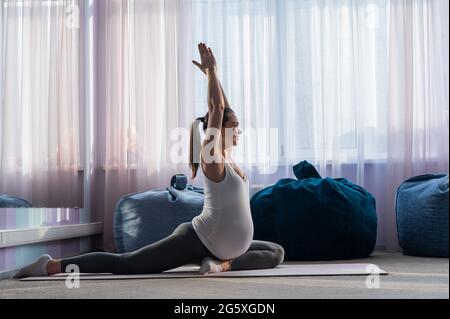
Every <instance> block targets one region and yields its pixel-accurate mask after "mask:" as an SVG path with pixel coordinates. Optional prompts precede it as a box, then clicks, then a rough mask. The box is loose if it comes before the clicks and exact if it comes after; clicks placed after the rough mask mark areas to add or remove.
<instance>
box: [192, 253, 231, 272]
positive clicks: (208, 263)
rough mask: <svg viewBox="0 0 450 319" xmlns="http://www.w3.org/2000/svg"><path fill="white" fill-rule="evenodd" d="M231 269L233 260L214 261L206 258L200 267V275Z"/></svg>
mask: <svg viewBox="0 0 450 319" xmlns="http://www.w3.org/2000/svg"><path fill="white" fill-rule="evenodd" d="M230 269H231V260H214V259H212V258H210V257H205V258H204V259H203V260H202V263H201V265H200V269H199V271H198V272H199V273H200V274H202V275H206V274H210V273H216V272H224V271H229V270H230Z"/></svg>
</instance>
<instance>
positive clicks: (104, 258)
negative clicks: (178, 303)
mask: <svg viewBox="0 0 450 319" xmlns="http://www.w3.org/2000/svg"><path fill="white" fill-rule="evenodd" d="M205 257H211V258H213V259H216V260H219V258H217V257H216V256H214V255H213V254H212V253H211V252H210V251H209V250H208V249H207V248H206V246H205V245H204V244H203V243H202V242H201V241H200V239H199V238H198V236H197V234H196V232H195V230H194V228H193V226H192V223H191V222H187V223H183V224H180V225H179V226H178V227H177V228H176V229H175V230H174V231H173V233H172V234H170V235H169V236H168V237H166V238H164V239H161V240H160V241H158V242H156V243H153V244H151V245H148V246H145V247H142V248H140V249H138V250H136V251H133V252H131V253H125V254H113V253H104V252H93V253H87V254H83V255H79V256H74V257H69V258H64V259H62V260H61V270H62V272H65V271H66V267H67V266H68V265H71V264H75V265H77V266H78V267H79V268H80V272H81V273H113V274H149V273H159V272H163V271H166V270H169V269H173V268H177V267H180V266H183V265H185V264H200V263H201V261H202V260H203V258H205ZM283 260H284V250H283V247H282V246H280V245H278V244H275V243H271V242H266V241H259V240H254V241H253V242H252V243H251V245H250V248H249V249H248V250H247V252H246V253H244V254H243V255H241V256H239V257H237V258H235V259H233V260H232V261H231V270H248V269H264V268H274V267H276V266H278V265H279V264H281V263H282V262H283Z"/></svg>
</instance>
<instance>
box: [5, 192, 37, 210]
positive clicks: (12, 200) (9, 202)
mask: <svg viewBox="0 0 450 319" xmlns="http://www.w3.org/2000/svg"><path fill="white" fill-rule="evenodd" d="M12 207H20V208H29V207H33V205H32V204H31V203H30V202H29V201H27V200H25V199H23V198H20V197H17V196H12V195H6V194H0V208H12Z"/></svg>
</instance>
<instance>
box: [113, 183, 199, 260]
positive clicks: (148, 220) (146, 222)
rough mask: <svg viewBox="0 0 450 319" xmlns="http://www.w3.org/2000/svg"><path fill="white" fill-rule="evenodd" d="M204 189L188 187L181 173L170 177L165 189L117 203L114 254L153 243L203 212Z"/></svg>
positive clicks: (124, 199)
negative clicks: (169, 182)
mask: <svg viewBox="0 0 450 319" xmlns="http://www.w3.org/2000/svg"><path fill="white" fill-rule="evenodd" d="M203 202H204V195H203V188H201V187H195V186H192V185H187V178H186V176H185V175H183V174H177V175H175V176H174V177H172V180H171V186H169V187H167V188H166V189H156V190H149V191H146V192H140V193H134V194H129V195H126V196H124V197H122V198H121V199H120V200H119V201H118V203H117V204H116V208H115V212H114V240H115V245H116V251H117V252H118V253H125V252H131V251H135V250H137V249H139V248H141V247H144V246H146V245H149V244H152V243H155V242H157V241H159V240H161V239H163V238H165V237H167V236H168V235H170V234H171V233H172V232H173V231H174V230H175V228H176V227H177V226H178V225H180V224H181V223H184V222H190V221H192V219H193V218H194V217H195V216H197V215H199V214H200V213H201V212H202V210H203Z"/></svg>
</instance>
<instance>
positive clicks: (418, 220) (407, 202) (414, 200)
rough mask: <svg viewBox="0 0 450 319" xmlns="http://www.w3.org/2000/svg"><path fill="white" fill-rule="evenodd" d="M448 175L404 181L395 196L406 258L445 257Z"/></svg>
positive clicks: (427, 176) (446, 251)
mask: <svg viewBox="0 0 450 319" xmlns="http://www.w3.org/2000/svg"><path fill="white" fill-rule="evenodd" d="M448 199H449V197H448V175H446V174H437V175H434V174H427V175H420V176H415V177H412V178H410V179H408V180H406V181H404V182H403V183H402V184H401V185H400V186H399V187H398V189H397V193H396V202H395V203H396V205H395V208H396V216H397V230H398V239H399V243H400V246H401V247H402V249H403V253H404V254H405V255H413V256H428V257H448V215H449V213H448V208H449V207H448V202H449V200H448Z"/></svg>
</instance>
